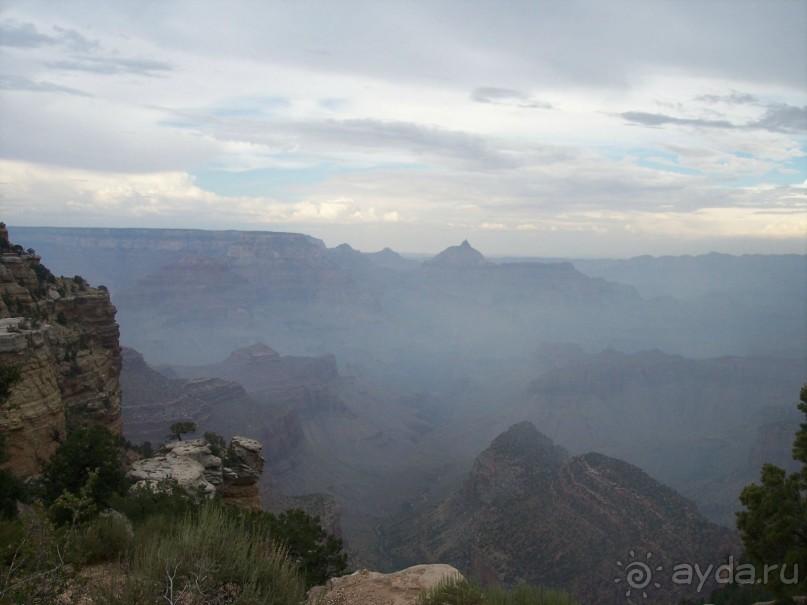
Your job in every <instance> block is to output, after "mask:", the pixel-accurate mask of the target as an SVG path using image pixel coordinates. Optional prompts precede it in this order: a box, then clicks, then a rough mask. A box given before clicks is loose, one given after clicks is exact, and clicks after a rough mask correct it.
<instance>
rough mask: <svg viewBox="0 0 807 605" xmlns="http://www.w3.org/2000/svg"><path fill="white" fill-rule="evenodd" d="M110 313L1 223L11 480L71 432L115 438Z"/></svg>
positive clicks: (115, 371) (2, 352) (3, 420)
mask: <svg viewBox="0 0 807 605" xmlns="http://www.w3.org/2000/svg"><path fill="white" fill-rule="evenodd" d="M115 312H116V311H115V307H114V306H113V305H112V303H111V302H110V299H109V295H108V293H107V292H106V291H104V290H99V289H95V288H91V287H89V286H88V285H87V284H86V282H84V280H83V279H81V278H64V277H55V276H53V275H52V274H51V273H50V271H48V269H47V268H46V267H45V266H44V265H42V264H41V263H40V258H39V256H37V255H36V254H34V253H31V252H26V251H24V250H22V248H21V247H20V246H13V245H12V244H11V243H10V242H9V241H8V234H7V232H6V229H5V226H4V225H2V223H0V364H2V365H6V366H15V367H17V368H18V369H19V371H20V375H21V378H20V380H19V382H17V384H15V385H14V387H13V389H12V391H11V394H10V397H9V400H8V401H7V402H6V404H5V405H4V406H3V407H2V409H0V432H2V434H3V435H5V436H6V440H7V449H8V451H9V453H10V454H11V461H10V462H9V463H8V464H9V467H10V468H11V469H12V470H13V471H14V472H15V473H16V474H17V475H19V476H28V475H31V474H35V473H37V472H39V471H40V470H41V469H42V464H43V462H44V461H46V460H47V459H48V458H49V457H50V455H51V454H52V453H53V451H55V449H56V447H57V446H58V442H59V440H60V439H63V438H64V437H65V435H66V434H67V433H68V432H69V431H71V430H73V429H75V428H79V427H86V426H91V425H97V424H100V425H103V426H106V427H107V428H109V429H110V430H111V431H112V432H113V433H120V431H121V417H120V402H121V392H120V385H119V381H118V377H119V375H120V368H121V356H120V346H119V343H118V335H119V332H118V325H117V323H116V322H115Z"/></svg>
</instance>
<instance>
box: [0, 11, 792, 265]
mask: <svg viewBox="0 0 807 605" xmlns="http://www.w3.org/2000/svg"><path fill="white" fill-rule="evenodd" d="M0 219H2V220H5V222H7V223H8V224H10V225H30V226H99V227H162V228H165V227H171V228H180V227H181V228H199V229H250V230H267V231H293V232H302V233H308V234H310V235H313V236H315V237H318V238H321V239H322V240H323V241H324V242H325V243H326V244H327V245H328V246H336V245H338V244H340V243H343V242H347V243H349V244H350V245H352V246H353V247H354V248H357V249H360V250H362V251H367V252H372V251H375V250H379V249H381V248H383V247H385V246H389V247H391V248H393V249H395V250H398V251H401V252H423V253H429V252H437V251H439V250H441V249H443V248H445V247H446V246H449V245H454V244H458V243H459V242H461V241H462V240H464V239H468V240H470V242H471V243H472V244H473V245H474V246H475V247H476V248H478V249H479V250H481V251H482V252H483V253H485V254H487V255H491V256H496V255H521V256H543V257H546V256H562V257H628V256H634V255H640V254H652V255H662V254H702V253H707V252H711V251H717V252H727V253H732V254H744V253H790V252H795V253H807V0H764V1H750V2H749V1H746V0H730V1H725V2H724V1H722V0H669V1H661V0H594V1H582V0H564V1H558V0H552V1H550V0H530V1H521V0H498V1H492V0H468V1H459V0H452V1H441V0H409V1H399V0H373V1H359V0H340V1H333V0H296V1H292V0H282V1H281V0H266V1H260V0H241V1H239V0H228V1H226V2H225V1H205V0H159V1H158V0H139V1H134V0H128V1H122V0H103V1H100V2H99V1H83V0H59V1H38V0H0Z"/></svg>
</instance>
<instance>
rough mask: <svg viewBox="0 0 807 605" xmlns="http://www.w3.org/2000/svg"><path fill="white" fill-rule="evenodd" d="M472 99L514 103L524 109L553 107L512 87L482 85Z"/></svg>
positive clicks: (495, 102)
mask: <svg viewBox="0 0 807 605" xmlns="http://www.w3.org/2000/svg"><path fill="white" fill-rule="evenodd" d="M471 100H472V101H475V102H476V103H491V104H493V105H514V106H516V107H521V108H524V109H552V104H551V103H547V102H545V101H539V100H537V99H534V98H533V97H531V96H530V95H528V94H525V93H523V92H519V91H518V90H512V89H510V88H496V87H493V86H480V87H478V88H476V89H474V91H473V92H472V93H471Z"/></svg>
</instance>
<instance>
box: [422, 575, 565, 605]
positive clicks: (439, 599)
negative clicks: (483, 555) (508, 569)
mask: <svg viewBox="0 0 807 605" xmlns="http://www.w3.org/2000/svg"><path fill="white" fill-rule="evenodd" d="M417 605H579V602H578V601H577V600H575V599H573V598H572V597H570V596H569V595H568V594H566V593H564V592H561V591H558V590H552V589H548V588H543V587H540V586H529V585H526V584H525V585H521V586H517V587H516V588H513V589H510V590H504V589H502V588H497V587H494V588H489V589H483V588H481V587H480V586H479V584H477V583H476V582H469V581H468V580H466V579H465V578H463V577H461V576H457V577H454V578H447V579H445V580H443V581H441V582H440V583H439V584H438V585H437V586H435V587H434V588H432V589H431V590H429V591H426V592H425V593H424V594H422V595H421V596H420V598H419V599H418V601H417Z"/></svg>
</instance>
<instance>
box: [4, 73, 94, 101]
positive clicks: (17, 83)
mask: <svg viewBox="0 0 807 605" xmlns="http://www.w3.org/2000/svg"><path fill="white" fill-rule="evenodd" d="M0 90H24V91H28V92H62V93H66V94H70V95H77V96H80V97H91V96H92V95H90V94H87V93H86V92H82V91H80V90H78V89H76V88H70V87H69V86H60V85H59V84H53V83H52V82H35V81H34V80H30V79H28V78H24V77H22V76H7V75H0Z"/></svg>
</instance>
